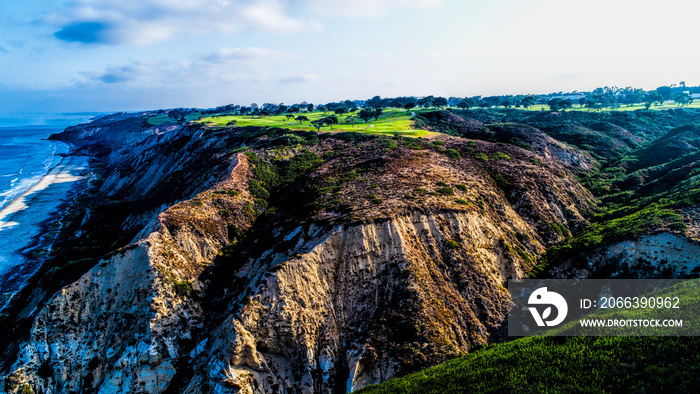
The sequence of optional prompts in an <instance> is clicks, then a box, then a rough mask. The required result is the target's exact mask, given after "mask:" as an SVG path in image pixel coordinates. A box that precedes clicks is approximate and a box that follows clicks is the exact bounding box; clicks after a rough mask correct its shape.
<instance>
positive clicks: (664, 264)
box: [552, 232, 700, 279]
mask: <svg viewBox="0 0 700 394" xmlns="http://www.w3.org/2000/svg"><path fill="white" fill-rule="evenodd" d="M698 257H700V243H698V242H697V241H695V240H693V239H691V238H688V237H686V236H684V235H682V234H674V233H669V232H659V233H656V234H650V235H644V236H641V237H639V238H636V239H630V240H625V241H622V242H617V243H614V244H612V245H610V246H606V247H604V248H600V249H599V250H596V251H594V252H593V253H590V254H588V255H587V256H586V257H585V260H586V261H585V263H582V262H580V261H576V262H574V261H567V262H564V263H563V264H562V265H561V266H559V267H557V268H556V269H555V270H554V271H553V273H552V274H553V276H554V277H556V278H597V279H602V278H613V279H656V278H664V279H673V278H695V277H698V275H700V260H698Z"/></svg>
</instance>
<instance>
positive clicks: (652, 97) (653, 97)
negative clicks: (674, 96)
mask: <svg viewBox="0 0 700 394" xmlns="http://www.w3.org/2000/svg"><path fill="white" fill-rule="evenodd" d="M657 102H658V103H659V105H661V104H663V102H664V97H663V96H662V95H661V93H659V92H658V90H652V91H649V92H647V94H646V97H645V98H644V107H645V108H646V109H649V108H651V105H652V104H654V103H657Z"/></svg>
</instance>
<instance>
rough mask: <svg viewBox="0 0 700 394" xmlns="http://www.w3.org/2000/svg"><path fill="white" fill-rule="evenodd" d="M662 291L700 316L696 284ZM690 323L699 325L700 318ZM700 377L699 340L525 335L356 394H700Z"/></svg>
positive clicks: (638, 313) (640, 313) (629, 314)
mask: <svg viewBox="0 0 700 394" xmlns="http://www.w3.org/2000/svg"><path fill="white" fill-rule="evenodd" d="M662 293H663V295H664V296H670V297H673V296H679V298H680V299H681V300H684V302H685V306H688V307H693V308H694V309H693V311H692V312H689V313H686V314H685V316H691V317H692V316H693V315H694V316H697V315H698V313H697V309H698V307H697V305H698V304H700V297H698V293H699V292H698V283H697V281H693V282H685V283H683V284H681V285H677V286H674V287H673V288H669V289H667V290H662V291H661V292H660V293H659V294H657V295H661V294H662ZM651 312H653V311H651V310H631V311H626V312H623V313H621V312H620V311H619V310H618V311H614V310H611V311H608V312H605V313H604V314H601V316H600V317H602V318H608V317H612V315H611V314H617V316H616V317H617V318H653V316H649V313H651ZM686 322H687V320H684V325H685V324H686ZM687 323H689V326H695V327H696V325H695V323H697V319H694V320H692V321H690V322H687ZM564 329H565V330H566V327H564ZM699 373H700V340H698V339H697V338H695V337H641V336H635V337H632V336H627V337H624V336H603V337H600V336H599V337H526V338H520V339H515V340H513V341H511V342H507V343H501V344H496V345H490V346H487V347H485V348H482V349H480V350H476V351H473V352H471V353H469V354H468V355H466V356H464V357H460V358H457V359H454V360H452V361H449V362H447V363H445V364H442V365H439V366H437V367H433V368H430V369H427V370H425V371H421V372H417V373H414V374H411V375H408V376H405V377H402V378H398V379H394V380H390V381H388V382H386V383H383V384H380V385H375V386H370V387H366V388H364V389H362V390H359V391H357V393H362V394H389V393H402V394H412V393H416V394H418V393H421V394H437V393H472V392H473V393H512V392H517V393H544V392H546V393H570V392H574V393H618V392H632V393H676V392H697V391H698V387H697V384H698V380H697V376H698V374H699Z"/></svg>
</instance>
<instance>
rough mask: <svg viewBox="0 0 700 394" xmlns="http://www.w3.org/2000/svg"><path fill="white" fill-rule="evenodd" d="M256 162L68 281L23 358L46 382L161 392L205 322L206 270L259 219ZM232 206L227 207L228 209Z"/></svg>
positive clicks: (43, 386)
mask: <svg viewBox="0 0 700 394" xmlns="http://www.w3.org/2000/svg"><path fill="white" fill-rule="evenodd" d="M249 178H250V168H249V166H248V162H247V160H246V157H245V156H244V155H239V156H238V157H237V162H236V164H235V166H234V167H233V170H232V172H231V175H230V176H229V177H227V178H226V179H225V180H224V181H222V182H220V183H219V184H217V185H216V186H215V187H214V188H213V189H212V190H209V191H207V192H204V193H200V194H199V195H197V197H196V198H195V199H193V200H190V201H185V202H182V203H179V204H176V205H175V206H173V207H171V208H169V209H167V210H166V211H164V212H163V213H161V214H160V215H158V218H157V219H156V220H155V222H154V223H153V224H152V225H150V226H149V227H147V228H146V229H145V230H144V232H143V234H145V236H144V237H143V238H141V239H139V240H137V241H136V242H134V243H133V244H130V245H128V246H126V247H124V248H122V249H120V250H117V251H116V252H114V253H113V254H112V255H111V256H109V257H108V258H105V259H103V260H102V261H100V263H99V264H98V265H97V266H95V267H94V268H92V269H91V270H90V271H89V272H88V273H86V274H85V275H83V276H82V278H81V279H80V280H79V281H77V282H75V283H73V284H71V285H70V286H67V287H66V288H64V289H62V290H61V291H60V292H59V293H58V294H57V295H56V296H55V297H54V298H53V299H52V300H51V301H50V302H49V303H48V305H47V306H46V307H45V308H44V309H43V310H42V311H41V312H40V313H39V314H38V315H37V317H36V320H35V322H34V327H33V329H32V335H31V337H30V339H29V341H28V342H27V343H26V344H25V345H24V346H23V347H22V349H21V352H20V355H19V358H18V361H17V363H16V365H15V367H14V368H13V371H14V372H13V374H14V377H15V380H16V381H17V383H21V384H24V383H29V384H30V385H31V387H34V389H35V391H39V392H92V391H99V392H101V393H110V392H111V393H117V392H119V393H127V392H149V393H157V392H162V391H163V390H165V388H166V387H168V385H169V384H170V381H171V379H172V377H173V376H174V374H175V373H176V369H175V365H176V363H177V361H178V359H179V358H180V357H181V355H182V354H181V353H182V349H181V343H182V342H187V340H188V339H190V338H191V335H192V330H193V329H197V328H201V326H202V324H203V311H202V308H201V307H200V305H199V304H198V303H197V301H195V297H193V296H194V294H196V293H197V292H201V291H202V289H203V286H204V284H203V283H202V282H201V281H200V280H199V278H200V276H201V274H202V273H203V272H204V271H205V270H206V269H207V268H208V267H209V266H210V264H211V262H212V260H213V258H214V257H215V256H216V255H217V254H218V253H219V252H220V251H221V250H222V249H223V248H224V247H226V246H227V245H228V244H229V243H230V242H231V241H232V240H234V239H235V235H233V234H229V229H230V228H232V227H235V228H241V229H245V228H247V227H249V226H250V224H251V221H249V220H247V217H246V215H245V214H244V213H243V206H244V205H245V203H246V202H248V201H250V194H249V193H248V192H247V190H245V185H246V181H247V179H249ZM222 206H225V207H226V212H227V214H225V215H221V214H220V211H221V209H220V207H222Z"/></svg>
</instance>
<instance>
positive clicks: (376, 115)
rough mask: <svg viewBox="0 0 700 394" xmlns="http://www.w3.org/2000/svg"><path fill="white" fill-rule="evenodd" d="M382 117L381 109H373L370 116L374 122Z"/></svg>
mask: <svg viewBox="0 0 700 394" xmlns="http://www.w3.org/2000/svg"><path fill="white" fill-rule="evenodd" d="M381 115H382V109H381V108H375V109H374V111H372V116H373V117H374V120H377V119H379V117H380V116H381Z"/></svg>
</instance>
